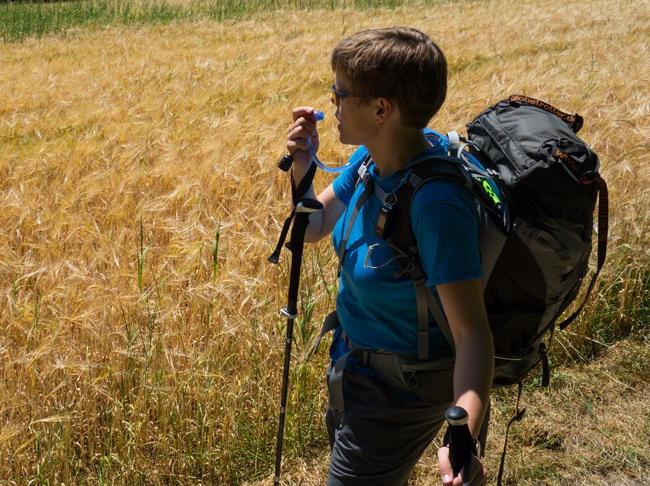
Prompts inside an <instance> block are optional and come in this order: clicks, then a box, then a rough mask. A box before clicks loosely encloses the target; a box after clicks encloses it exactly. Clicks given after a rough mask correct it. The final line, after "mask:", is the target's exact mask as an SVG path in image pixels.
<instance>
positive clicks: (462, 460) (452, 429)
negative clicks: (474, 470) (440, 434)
mask: <svg viewBox="0 0 650 486" xmlns="http://www.w3.org/2000/svg"><path fill="white" fill-rule="evenodd" d="M445 418H446V419H447V423H448V424H449V425H448V426H447V433H446V434H445V441H444V442H445V444H449V462H451V468H452V470H453V471H454V477H456V476H458V473H460V471H461V470H463V486H465V485H468V486H469V479H470V477H469V476H470V468H471V466H472V455H473V453H472V451H474V450H475V445H474V439H473V437H472V434H471V433H470V431H469V426H468V425H467V422H468V421H469V415H468V414H467V411H466V410H465V409H464V408H462V407H449V408H448V409H447V411H446V412H445Z"/></svg>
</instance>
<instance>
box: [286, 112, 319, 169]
mask: <svg viewBox="0 0 650 486" xmlns="http://www.w3.org/2000/svg"><path fill="white" fill-rule="evenodd" d="M313 120H314V109H313V108H312V107H309V106H300V107H298V108H295V109H294V110H293V124H292V125H291V126H290V127H289V130H288V133H287V150H288V151H289V153H290V154H292V155H293V156H294V164H296V163H297V164H298V165H304V164H307V163H308V162H309V161H310V160H311V157H310V155H309V153H308V150H309V144H308V140H309V139H311V142H312V145H313V147H314V150H318V130H317V129H316V121H313Z"/></svg>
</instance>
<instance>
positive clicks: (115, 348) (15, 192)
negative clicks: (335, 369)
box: [0, 0, 650, 485]
mask: <svg viewBox="0 0 650 486" xmlns="http://www.w3.org/2000/svg"><path fill="white" fill-rule="evenodd" d="M644 5H645V6H647V2H630V1H614V2H612V1H607V2H605V1H604V0H589V1H584V2H558V1H548V0H547V1H541V2H540V1H537V0H535V1H533V0H524V1H516V2H515V1H505V0H504V1H495V2H473V3H466V2H464V3H461V4H450V5H443V6H438V7H427V6H424V5H422V4H421V3H418V4H414V5H412V6H410V7H401V8H397V9H395V10H384V11H382V10H379V11H370V12H368V11H363V12H361V11H357V10H354V9H352V8H346V9H341V10H340V11H334V12H331V11H322V12H321V11H313V12H305V11H302V12H295V13H294V12H291V11H281V12H276V13H273V14H265V15H264V16H259V17H256V18H253V19H251V20H246V21H241V22H233V23H222V24H219V23H214V22H202V23H201V22H199V23H192V24H176V25H170V26H165V27H137V28H136V27H133V28H132V27H119V28H110V29H105V30H91V31H85V30H79V31H77V32H76V33H75V34H74V35H69V36H68V37H67V38H65V39H61V38H58V37H49V38H44V39H42V40H25V41H24V42H22V43H15V44H5V45H4V46H3V47H2V49H1V50H0V66H2V68H0V87H1V92H2V96H1V97H0V279H1V280H0V323H2V333H0V363H2V365H1V366H0V373H1V379H0V396H1V398H0V410H1V411H2V417H3V418H4V419H3V422H2V425H1V426H0V483H2V484H24V483H27V482H30V481H31V482H34V483H38V484H41V483H44V482H45V481H46V480H49V482H50V484H55V483H56V484H63V483H65V484H81V483H90V484H95V483H97V484H108V483H110V484H135V483H139V484H159V483H163V482H164V483H171V484H237V483H240V482H241V481H243V479H246V480H248V481H251V480H253V479H254V477H256V476H260V475H262V476H263V475H264V474H266V473H268V472H269V471H270V470H271V467H270V464H271V461H272V456H273V447H274V434H275V430H276V429H275V425H276V422H275V419H276V416H277V401H278V399H279V398H278V397H279V387H280V368H281V358H282V356H281V354H282V349H283V341H282V333H283V322H282V318H281V317H280V316H279V315H278V314H277V312H278V310H279V309H280V308H281V306H282V305H283V302H284V293H285V289H286V286H287V275H286V273H287V262H286V260H284V261H282V262H281V263H280V265H279V266H278V267H277V268H276V267H274V266H271V265H270V264H269V263H268V262H267V261H266V257H267V256H268V254H269V253H270V251H271V250H272V247H273V244H274V243H275V239H276V237H277V234H278V231H279V226H280V222H281V220H282V218H283V217H284V216H285V215H286V212H287V209H288V182H287V180H286V176H285V175H284V174H281V173H280V172H279V171H278V170H277V169H276V168H275V163H276V161H277V159H278V158H279V157H280V156H281V155H282V154H283V153H284V149H283V145H284V138H285V132H286V128H287V126H288V124H289V119H290V110H291V107H293V106H295V105H299V104H310V105H313V106H315V107H317V108H320V109H324V110H325V111H326V118H325V121H324V122H323V124H322V131H321V137H322V144H323V146H322V149H321V154H320V155H321V159H322V160H327V161H330V162H333V163H341V162H342V161H343V160H344V159H345V157H346V156H347V155H349V154H350V153H351V149H350V148H347V147H340V146H338V145H337V144H336V135H335V128H334V123H333V119H334V117H333V109H332V108H331V107H330V108H328V106H329V105H328V94H327V86H329V84H331V80H332V73H331V72H330V70H329V61H328V56H329V53H330V51H331V49H332V48H333V46H334V45H335V44H336V42H337V41H338V40H339V39H340V38H341V37H342V36H345V35H346V34H349V33H351V32H354V31H356V30H359V29H361V28H366V27H378V26H386V25H394V24H401V25H411V26H413V27H416V28H419V29H421V30H423V31H425V32H427V33H429V34H430V35H431V36H432V37H433V38H434V39H436V40H437V41H438V42H439V43H440V44H441V46H442V47H443V49H444V50H445V52H446V53H447V55H448V59H449V62H450V68H451V83H450V92H449V97H448V101H447V103H446V105H445V107H444V108H443V110H442V112H441V113H440V115H439V117H438V118H437V119H436V120H434V123H433V127H434V128H437V129H439V130H441V131H444V130H450V129H457V130H461V131H462V130H463V124H464V123H465V122H467V121H468V120H470V119H471V118H472V117H473V116H475V115H476V114H478V113H479V112H480V111H481V110H482V109H484V108H485V107H486V106H488V105H489V104H491V103H493V102H496V101H498V100H500V99H501V98H504V97H506V96H507V95H510V94H513V93H515V92H518V93H522V94H527V95H529V96H533V97H540V98H543V99H545V100H546V101H548V102H550V103H552V104H554V105H555V106H557V107H559V108H561V109H563V110H565V111H577V112H579V113H580V114H581V115H583V116H584V118H585V120H586V123H585V128H584V129H583V132H582V133H581V135H582V136H583V138H584V139H585V140H586V141H587V142H589V143H590V144H591V145H592V146H593V148H594V149H595V150H596V152H598V153H599V154H600V156H601V160H602V172H603V175H604V176H605V178H606V179H607V180H608V182H609V184H610V192H611V202H612V207H611V216H612V221H611V226H610V255H611V256H610V259H609V262H608V266H607V268H606V271H605V275H604V276H603V277H602V278H601V284H600V288H599V293H600V295H599V296H598V297H597V298H596V299H595V300H592V301H591V303H590V305H589V306H588V309H587V310H586V312H585V313H584V316H583V318H582V319H581V321H580V324H579V325H577V326H574V327H573V329H572V330H573V332H574V334H576V336H572V335H571V334H569V333H567V334H566V335H565V336H564V337H563V338H562V339H561V340H560V346H558V350H559V351H560V353H559V354H558V358H557V359H558V360H564V362H566V363H568V365H571V360H567V358H566V356H571V359H572V360H574V361H575V362H579V361H581V360H580V356H585V357H588V356H591V355H592V354H593V352H594V350H598V351H600V350H603V349H606V348H607V347H609V344H607V343H611V342H613V341H614V340H615V339H617V338H620V337H623V336H625V335H627V334H628V333H629V332H630V330H632V331H633V332H632V334H633V335H636V336H638V335H640V334H642V331H643V330H644V329H645V330H647V324H646V323H645V322H644V321H643V319H644V317H645V318H647V317H648V297H647V295H648V290H649V288H648V287H649V283H648V282H649V279H648V274H647V268H648V264H649V261H650V255H649V254H648V247H647V239H648V236H647V228H648V214H649V212H650V211H649V209H650V208H649V207H648V201H649V200H650V197H649V196H650V194H649V193H648V192H649V189H648V188H649V187H650V186H649V184H648V182H649V180H650V173H649V169H648V167H650V165H649V164H648V162H649V154H648V152H649V146H650V142H649V140H648V138H649V136H650V125H649V121H650V96H649V93H650V91H649V89H648V85H647V79H649V78H650V68H649V65H648V63H647V58H648V43H647V31H648V27H649V26H650V18H649V17H648V15H649V14H648V12H650V9H647V8H642V7H644ZM611 12H616V15H610V13H611ZM329 180H330V179H329V176H326V175H323V174H319V176H318V179H317V183H318V184H319V185H320V186H321V187H322V186H323V185H324V184H326V183H328V182H329ZM307 253H308V254H307V255H306V256H305V277H304V280H303V285H302V287H303V294H302V308H301V309H300V312H301V315H302V316H303V317H302V318H301V321H300V322H299V326H298V327H299V329H298V332H299V336H298V338H297V350H296V353H297V356H298V357H297V359H295V360H294V361H293V363H295V365H294V369H293V372H292V377H291V379H292V385H291V395H290V404H289V408H290V416H289V424H288V429H287V442H286V443H285V444H286V446H285V447H286V450H287V454H288V456H287V457H288V458H289V459H291V458H296V457H300V459H299V460H297V462H296V463H295V464H296V466H294V468H293V470H291V471H288V472H287V480H288V483H287V484H305V485H311V484H323V477H324V474H325V470H326V462H325V461H324V460H323V459H318V460H317V463H316V464H314V463H313V462H311V461H312V459H311V458H312V457H319V458H320V457H325V456H326V446H325V435H324V430H323V425H322V417H321V415H322V412H323V408H324V406H325V400H326V397H325V395H324V387H323V378H322V372H323V368H324V366H325V360H326V358H325V356H324V355H320V356H318V357H316V358H313V357H309V356H308V351H309V346H310V345H311V344H312V342H313V337H314V334H315V333H316V331H317V326H318V319H319V318H320V316H322V315H324V313H325V312H327V310H328V309H329V308H331V306H332V299H333V295H334V294H333V292H334V287H333V286H334V284H335V275H334V266H333V255H332V253H331V250H329V248H328V247H327V245H326V244H322V245H318V246H317V247H315V248H314V249H313V250H309V251H308V252H307ZM285 257H286V255H285ZM635 332H636V334H635ZM585 333H587V336H588V337H589V338H590V339H591V341H587V340H585V339H581V338H580V337H579V336H580V335H584V334H585ZM602 341H607V343H606V344H607V346H601V345H600V344H597V342H602ZM626 346H629V347H630V349H628V348H627V347H626V348H625V349H626V350H627V351H625V352H621V353H618V352H617V351H616V350H617V349H618V348H617V347H614V348H612V349H608V350H607V351H606V352H607V353H613V355H612V356H613V357H610V358H609V359H610V360H611V362H612V363H613V362H616V363H618V365H617V366H616V367H614V368H613V369H611V370H609V371H606V373H608V375H607V376H611V382H610V383H611V385H612V388H611V389H612V390H616V393H614V395H610V394H608V395H606V396H605V395H602V394H600V391H599V389H601V387H602V388H603V389H604V388H608V385H607V384H605V382H604V381H602V380H596V378H594V377H593V376H591V372H590V371H589V369H587V370H585V371H584V372H583V371H577V370H576V371H575V373H574V372H571V375H572V376H573V378H571V379H568V378H565V379H560V385H559V390H560V391H558V392H557V393H556V394H554V395H551V396H550V397H549V396H546V395H544V393H542V392H536V394H535V396H534V398H533V399H531V400H534V401H535V403H536V404H538V406H537V410H536V413H537V415H534V418H532V419H530V421H529V422H528V424H529V425H522V426H521V427H522V429H521V431H520V435H519V436H516V437H519V438H518V439H517V438H515V439H514V440H515V443H516V444H519V451H520V452H515V453H514V459H513V462H512V464H511V465H510V467H511V468H514V469H513V470H514V476H512V477H510V479H509V481H510V483H509V484H587V483H588V482H589V481H591V483H592V484H594V483H596V482H597V479H598V478H600V477H604V476H605V475H606V474H608V472H609V471H618V472H621V471H624V474H626V473H627V472H629V474H632V475H634V474H637V475H638V474H640V471H643V470H644V469H645V468H646V467H647V465H648V461H649V458H650V452H649V451H648V446H647V441H646V442H641V441H640V440H639V436H638V434H640V433H642V430H643V429H644V428H645V430H646V432H647V427H648V412H647V408H646V409H645V411H644V410H643V406H642V405H641V404H642V400H641V397H644V396H646V395H647V391H648V390H647V380H646V381H634V382H633V383H632V382H630V381H629V380H628V381H626V380H627V379H626V378H625V376H628V375H630V376H631V375H634V373H636V371H634V370H635V368H634V367H635V366H637V365H636V364H635V361H634V359H632V358H630V359H629V360H627V361H625V360H624V359H623V358H624V357H625V356H628V357H630V356H632V357H634V356H635V357H636V358H635V359H639V360H642V361H641V362H642V363H645V369H647V363H648V356H647V351H638V349H637V348H635V347H634V346H633V345H632V344H629V345H626ZM564 349H566V350H567V351H566V355H562V353H563V351H562V350H564ZM641 349H643V348H641ZM646 349H647V348H646ZM635 350H636V351H635ZM608 356H609V354H608ZM619 357H621V358H620V360H622V361H620V363H619V361H617V360H619ZM608 362H610V361H608ZM599 369H600V368H598V367H597V366H594V368H592V369H591V370H592V371H593V372H594V373H595V372H596V370H599ZM599 372H600V371H599ZM604 373H605V372H604ZM626 373H627V375H626ZM646 373H647V372H646ZM565 374H569V373H565ZM607 379H608V380H609V378H607ZM620 383H622V384H620ZM621 398H624V399H625V400H627V401H628V402H627V403H629V404H634V407H636V412H635V413H637V414H640V418H641V420H642V421H641V422H635V421H634V420H632V418H631V417H632V416H631V415H629V414H628V415H624V414H623V412H624V410H623V408H624V407H623V405H621V402H620V399H621ZM605 399H607V400H611V401H612V404H611V406H609V405H608V406H607V407H609V408H607V407H605V406H602V407H603V408H601V404H602V403H603V400H605ZM568 402H570V403H572V404H574V405H572V406H571V407H573V408H571V407H569V408H568V410H569V411H568V412H567V411H566V410H567V409H566V408H565V405H566V404H567V403H568ZM549 403H550V404H551V405H553V410H558V409H561V410H564V411H563V412H560V411H558V412H552V411H550V410H551V409H550V406H549ZM575 403H577V404H578V406H576V405H575ZM586 404H589V407H588V406H587V405H586ZM630 406H632V405H630ZM581 407H582V408H581ZM617 407H618V408H617ZM585 410H586V415H585ZM590 410H591V413H590V412H589V411H590ZM608 410H609V411H616V410H619V411H620V412H621V414H623V416H624V418H621V419H620V420H619V422H614V421H613V420H614V419H613V418H612V417H613V416H614V415H616V414H615V413H614V412H612V413H611V414H610V413H609V412H606V411H608ZM572 411H573V412H572ZM571 413H574V415H570V414H571ZM601 413H602V414H604V415H599V414H601ZM567 414H569V415H567ZM496 415H497V421H496V422H497V424H498V423H499V422H503V421H504V420H505V415H507V411H503V412H500V411H498V410H497V413H496ZM625 417H627V418H625ZM501 419H502V420H501ZM583 419H584V420H587V422H584V423H585V424H586V425H585V427H584V428H585V429H588V430H582V431H578V429H579V428H578V429H576V428H574V430H573V432H570V431H568V430H567V429H568V428H569V427H570V426H569V424H573V425H575V424H577V423H583V422H580V421H581V420H583ZM558 424H562V425H561V426H560V425H558ZM495 427H496V428H495V430H496V434H497V435H496V436H495V437H499V436H498V434H499V433H501V432H502V431H501V430H500V429H499V426H498V425H497V426H495ZM524 427H528V428H527V429H526V428H524ZM556 428H557V429H558V430H557V431H556V432H549V430H551V431H552V430H555V429H556ZM607 431H609V432H607ZM572 433H575V434H581V435H578V436H577V437H578V439H576V440H570V439H567V436H570V435H571V434H572ZM598 434H601V435H598ZM602 434H604V435H602ZM607 434H610V436H611V437H613V438H615V439H616V440H617V441H620V442H621V443H622V444H623V446H621V447H617V446H616V445H615V444H612V443H611V442H608V441H607V440H608V439H607V437H608V436H607ZM587 436H590V437H599V438H600V439H599V440H600V441H596V442H593V441H592V442H589V441H588V440H586V439H585V440H582V441H581V440H580V438H582V439H584V438H585V437H587ZM553 441H557V442H558V443H560V444H561V447H560V446H558V447H557V448H554V447H552V444H553V443H554V442H553ZM499 442H500V441H498V440H497V444H498V443H499ZM540 444H546V445H540ZM548 444H551V446H548ZM516 447H517V446H515V449H514V450H517V449H516ZM495 448H498V445H496V446H495ZM585 448H586V450H587V452H585ZM536 450H537V452H536ZM539 451H541V452H539ZM490 454H491V455H490V456H488V466H489V467H490V469H491V471H495V470H496V461H497V459H496V450H493V452H491V453H490ZM561 458H564V459H561ZM571 458H573V459H571ZM300 464H303V466H300ZM433 464H434V461H433V456H427V458H426V460H425V462H424V464H423V465H422V466H421V467H420V469H418V473H417V474H416V476H417V479H416V482H415V484H422V485H424V484H431V483H432V482H433V480H432V479H431V476H430V474H434V473H435V467H434V466H433ZM595 464H600V465H602V467H596V466H595ZM289 468H290V469H291V466H289ZM302 468H304V470H303V469H302ZM527 477H530V478H532V479H530V481H529V480H527V479H525V478H527ZM516 478H518V479H516ZM39 481H40V482H39Z"/></svg>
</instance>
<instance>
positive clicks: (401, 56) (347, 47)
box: [332, 27, 447, 128]
mask: <svg viewBox="0 0 650 486" xmlns="http://www.w3.org/2000/svg"><path fill="white" fill-rule="evenodd" d="M332 69H333V70H334V72H335V73H337V74H340V75H342V76H343V77H344V78H345V79H346V81H348V82H349V83H350V87H351V88H352V90H353V91H354V94H356V95H360V96H367V97H372V98H379V97H383V98H389V99H393V100H396V101H397V104H398V106H399V109H400V113H401V116H402V118H401V121H402V123H403V124H404V125H406V126H409V127H415V128H424V127H425V126H426V125H427V123H429V121H430V120H431V118H433V116H434V115H435V114H436V113H437V112H438V110H439V109H440V107H441V106H442V104H443V102H444V101H445V97H446V96H447V60H446V59H445V56H444V54H443V53H442V51H441V50H440V48H439V47H438V46H437V45H436V44H435V43H434V42H433V41H432V40H431V39H430V38H429V37H428V36H427V35H425V34H423V33H422V32H420V31H418V30H415V29H412V28H408V27H390V28H385V29H370V30H362V31H360V32H357V33H356V34H353V35H351V36H350V37H348V38H346V39H343V40H342V41H341V42H339V44H338V45H337V46H336V48H334V52H332Z"/></svg>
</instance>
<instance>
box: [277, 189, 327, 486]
mask: <svg viewBox="0 0 650 486" xmlns="http://www.w3.org/2000/svg"><path fill="white" fill-rule="evenodd" d="M321 209H323V205H322V204H321V203H320V202H319V201H317V200H315V199H302V200H301V201H299V202H298V204H297V205H296V210H295V219H294V221H293V227H292V229H291V245H290V247H291V274H290V277H289V293H288V298H287V305H286V306H285V307H283V308H282V310H281V311H280V314H282V315H283V316H284V317H286V318H287V336H286V344H285V350H284V369H283V372H282V395H281V398H280V420H279V423H278V440H277V450H276V456H275V481H274V483H273V484H274V485H275V486H278V485H279V484H280V469H281V467H282V442H283V440H284V420H285V417H286V411H287V391H288V388H289V362H290V360H291V345H292V342H293V323H294V320H295V319H296V317H297V316H298V284H299V282H300V266H301V263H302V252H303V246H304V243H305V231H306V230H307V226H308V225H309V215H310V214H312V213H315V212H316V211H320V210H321Z"/></svg>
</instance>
